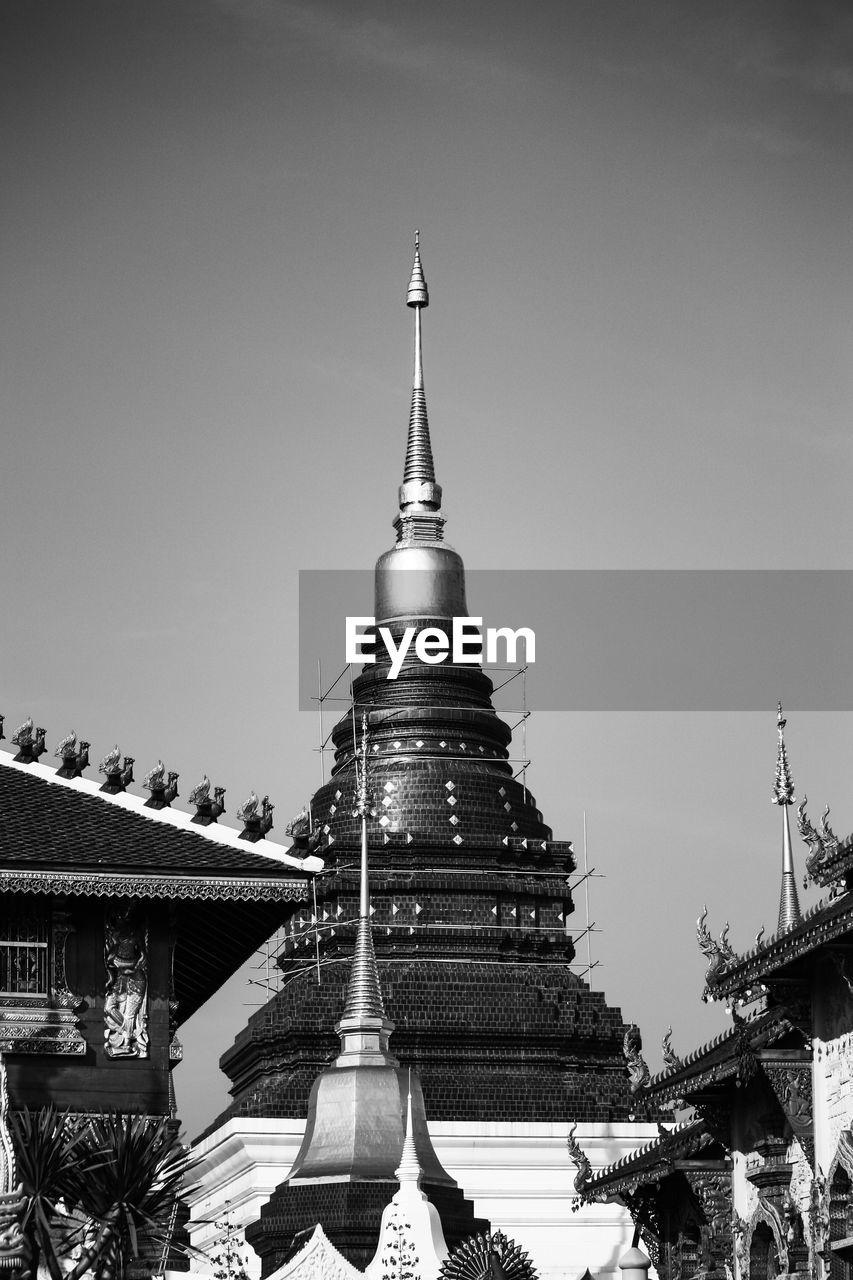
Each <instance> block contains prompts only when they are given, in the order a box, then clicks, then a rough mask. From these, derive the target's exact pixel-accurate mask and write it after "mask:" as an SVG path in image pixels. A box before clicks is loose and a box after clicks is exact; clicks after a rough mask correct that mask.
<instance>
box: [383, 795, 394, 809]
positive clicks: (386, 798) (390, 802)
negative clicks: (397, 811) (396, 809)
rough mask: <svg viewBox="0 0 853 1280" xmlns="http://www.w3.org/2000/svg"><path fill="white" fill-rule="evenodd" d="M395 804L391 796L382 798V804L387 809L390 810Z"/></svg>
mask: <svg viewBox="0 0 853 1280" xmlns="http://www.w3.org/2000/svg"><path fill="white" fill-rule="evenodd" d="M393 803H394V801H393V800H392V799H391V797H390V796H383V797H382V804H383V805H384V807H385V808H386V809H387V808H388V806H389V804H393Z"/></svg>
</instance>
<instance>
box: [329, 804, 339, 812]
mask: <svg viewBox="0 0 853 1280" xmlns="http://www.w3.org/2000/svg"><path fill="white" fill-rule="evenodd" d="M337 812H338V806H337V805H336V804H330V805H329V813H330V814H332V813H337Z"/></svg>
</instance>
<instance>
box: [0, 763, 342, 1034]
mask: <svg viewBox="0 0 853 1280" xmlns="http://www.w3.org/2000/svg"><path fill="white" fill-rule="evenodd" d="M322 865H323V864H322V862H321V861H320V859H319V858H313V857H312V858H306V859H304V860H303V861H300V859H298V858H294V857H292V856H291V855H290V854H289V853H288V852H287V851H286V850H285V849H283V848H282V847H281V846H280V845H274V844H272V843H271V842H269V841H266V840H259V841H257V842H256V843H250V842H248V841H245V840H241V839H240V835H239V833H238V832H237V831H234V830H232V829H231V828H228V827H221V826H218V825H216V824H211V825H210V826H197V825H194V824H193V822H192V819H191V818H190V816H189V814H186V813H182V812H180V811H179V810H176V809H171V808H163V809H151V808H146V804H145V801H144V800H143V799H142V798H141V797H139V796H134V795H129V794H128V793H127V792H126V791H124V792H119V793H118V794H109V793H104V792H102V791H100V790H99V788H98V784H97V783H96V782H94V781H92V780H90V779H88V778H82V777H79V778H62V777H59V775H58V774H57V773H56V772H55V771H54V770H53V769H51V768H48V767H47V766H46V765H41V764H38V763H35V762H33V763H19V762H17V761H15V760H13V759H12V757H11V756H10V755H9V754H8V753H7V752H0V892H5V893H19V894H44V895H56V896H61V897H69V898H77V899H93V898H94V899H99V898H131V897H132V898H138V899H143V900H144V899H149V900H155V901H159V902H164V901H165V902H168V903H169V904H173V909H174V916H173V923H174V928H175V929H176V931H177V933H178V935H179V937H180V945H179V946H178V947H177V948H176V950H175V956H174V984H175V993H176V997H177V1000H178V1006H179V1013H178V1017H177V1021H178V1024H180V1023H182V1022H183V1021H185V1020H186V1019H187V1018H188V1017H189V1016H190V1015H191V1014H192V1013H194V1012H195V1010H196V1009H198V1008H199V1007H200V1006H201V1005H202V1004H203V1003H204V1002H205V1000H207V999H208V998H209V997H210V996H211V995H212V994H213V992H214V991H216V990H217V989H218V988H219V987H220V986H221V985H222V983H223V982H224V981H225V980H226V979H227V978H228V977H230V975H231V974H232V973H234V972H236V970H237V969H238V968H239V967H240V965H241V964H242V963H243V962H244V961H245V960H247V959H248V957H249V956H250V955H251V954H252V953H253V952H254V951H256V950H257V948H258V947H259V946H261V945H262V944H263V943H264V941H265V940H266V939H267V938H268V937H269V936H270V935H271V934H272V933H273V932H274V931H275V929H276V928H277V927H278V926H279V925H280V924H282V923H283V921H284V920H285V919H286V918H287V917H288V915H290V914H291V913H292V912H293V910H294V908H295V906H296V905H297V904H298V903H299V902H303V901H305V900H306V899H307V896H308V882H309V874H308V873H309V872H311V871H314V870H317V869H319V868H321V867H322Z"/></svg>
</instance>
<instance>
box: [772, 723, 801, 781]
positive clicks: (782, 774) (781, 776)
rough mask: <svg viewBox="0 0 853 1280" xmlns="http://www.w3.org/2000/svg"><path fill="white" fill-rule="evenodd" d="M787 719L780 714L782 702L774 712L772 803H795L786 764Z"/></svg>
mask: <svg viewBox="0 0 853 1280" xmlns="http://www.w3.org/2000/svg"><path fill="white" fill-rule="evenodd" d="M787 723H788V721H787V720H786V719H785V717H784V716H783V714H782V703H781V702H780V703H779V710H778V711H777V713H776V732H777V733H778V735H779V752H778V754H777V756H776V781H775V782H774V784H773V803H774V804H795V803H796V800H797V797H796V796H795V795H794V780H793V778H792V777H791V768H790V765H789V764H788V752H787V751H786V749H785V725H786V724H787Z"/></svg>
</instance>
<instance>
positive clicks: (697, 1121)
mask: <svg viewBox="0 0 853 1280" xmlns="http://www.w3.org/2000/svg"><path fill="white" fill-rule="evenodd" d="M703 1129H704V1121H703V1120H702V1119H701V1118H699V1117H696V1116H691V1117H690V1118H689V1119H687V1120H679V1121H678V1123H677V1124H674V1125H673V1126H672V1128H671V1129H667V1130H666V1132H665V1133H660V1134H658V1136H657V1137H656V1138H650V1139H649V1141H648V1142H646V1143H644V1144H643V1145H642V1146H641V1147H637V1148H636V1150H634V1151H628V1152H626V1154H625V1155H624V1156H620V1157H619V1159H618V1160H614V1162H613V1164H608V1165H605V1166H604V1168H603V1169H599V1170H598V1171H597V1172H596V1173H595V1175H594V1176H593V1177H592V1178H591V1179H590V1183H589V1185H590V1186H593V1185H594V1184H595V1183H596V1182H598V1181H599V1180H602V1181H603V1180H604V1179H605V1178H612V1177H613V1176H614V1175H615V1174H617V1173H624V1172H626V1170H627V1169H629V1168H630V1167H631V1166H632V1165H634V1164H639V1163H640V1162H641V1161H642V1160H643V1159H644V1158H645V1157H646V1156H648V1155H650V1154H651V1153H652V1152H653V1151H654V1150H655V1149H656V1148H658V1147H662V1146H663V1144H664V1143H670V1142H671V1141H672V1140H673V1139H674V1138H683V1137H692V1136H693V1132H695V1133H697V1134H698V1133H700V1132H702V1130H703Z"/></svg>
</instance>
